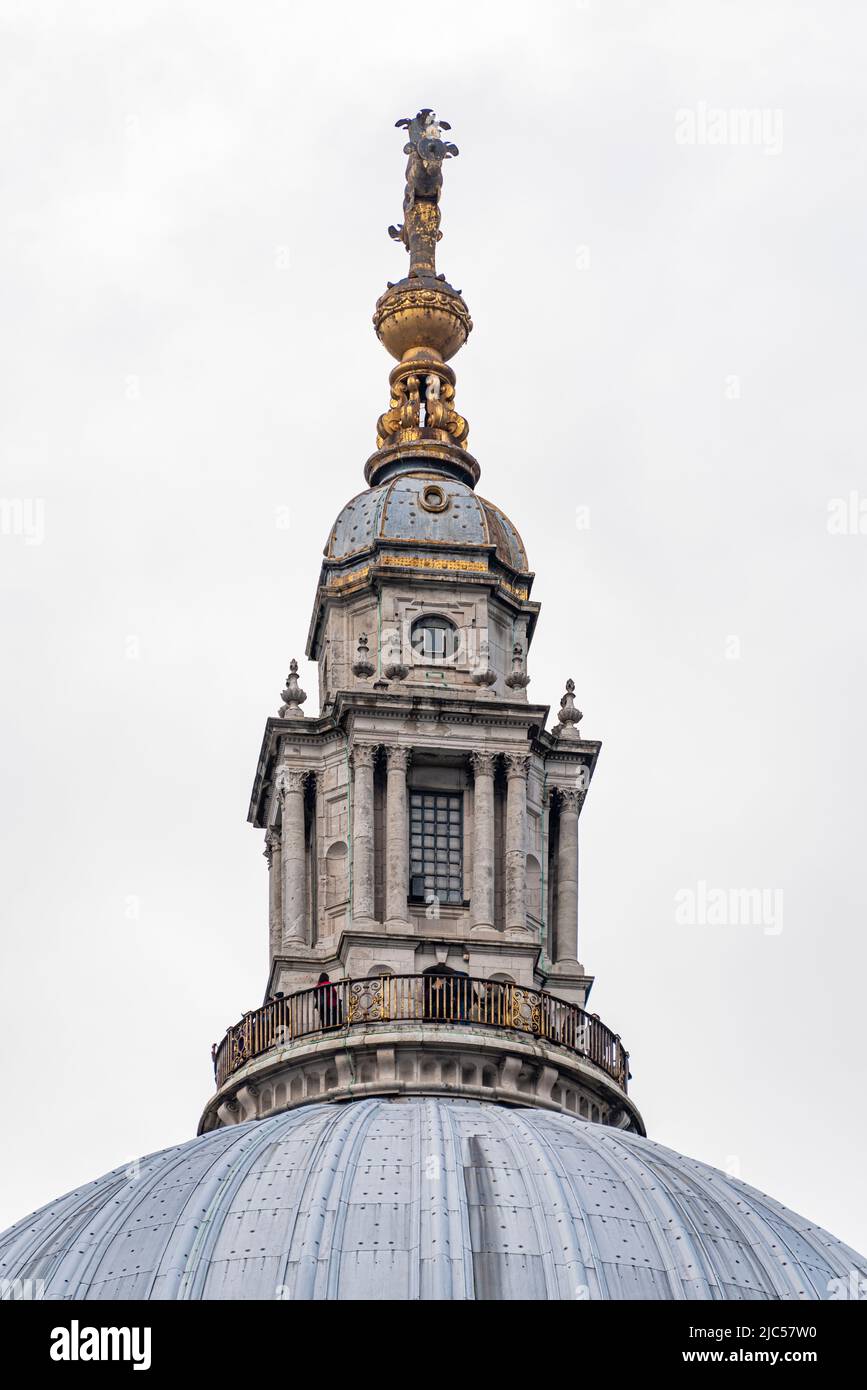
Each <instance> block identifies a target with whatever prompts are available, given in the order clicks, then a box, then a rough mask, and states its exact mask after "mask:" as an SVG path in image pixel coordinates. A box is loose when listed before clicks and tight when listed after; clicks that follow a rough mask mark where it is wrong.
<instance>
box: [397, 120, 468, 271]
mask: <svg viewBox="0 0 867 1390" xmlns="http://www.w3.org/2000/svg"><path fill="white" fill-rule="evenodd" d="M395 125H396V126H397V128H398V129H399V130H400V129H403V130H405V131H406V133H407V135H408V137H409V139H408V140H407V143H406V144H405V145H404V147H403V152H404V154H406V155H409V159H408V161H407V166H406V189H405V190H404V195H403V222H402V223H401V224H400V226H399V227H389V229H388V234H389V236H390V237H392V238H393V239H394V240H395V241H402V242H403V244H404V246H405V247H406V249H407V251H408V252H409V275H410V279H414V278H415V277H416V276H418V275H424V276H431V277H433V276H435V275H436V273H437V272H436V244H437V242H438V241H439V240H440V238H441V236H442V232H441V231H440V209H439V202H440V193H441V192H442V186H443V160H446V159H454V157H455V155H456V154H457V153H458V147H457V145H452V144H450V143H449V142H448V141H446V140H443V139H441V136H442V132H443V131H444V130H451V126H450V125H449V123H448V121H437V118H436V115H435V114H434V112H433V111H431V109H430V107H428V106H425V107H424V108H423V110H421V111H419V112H418V114H417V115H416V116H413V117H409V116H403V117H402V118H401V119H400V120H399V121H396V122H395ZM442 278H444V277H442Z"/></svg>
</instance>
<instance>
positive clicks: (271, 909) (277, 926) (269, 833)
mask: <svg viewBox="0 0 867 1390" xmlns="http://www.w3.org/2000/svg"><path fill="white" fill-rule="evenodd" d="M265 859H266V861H267V864H268V939H269V942H270V949H271V960H273V959H274V957H275V956H279V954H280V948H281V946H282V944H283V893H282V887H283V885H282V883H281V869H280V836H279V834H278V833H277V831H276V830H266V831H265Z"/></svg>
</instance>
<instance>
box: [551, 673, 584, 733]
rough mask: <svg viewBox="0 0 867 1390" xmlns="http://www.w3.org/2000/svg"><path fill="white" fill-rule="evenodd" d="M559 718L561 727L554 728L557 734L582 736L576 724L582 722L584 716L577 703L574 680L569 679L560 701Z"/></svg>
mask: <svg viewBox="0 0 867 1390" xmlns="http://www.w3.org/2000/svg"><path fill="white" fill-rule="evenodd" d="M557 718H558V720H559V721H560V723H559V727H558V728H556V729H555V730H554V733H555V734H558V735H560V736H561V737H562V738H579V737H580V735H579V733H578V730H577V729H576V728H575V725H576V724H580V722H581V720H582V719H583V718H584V716H583V714H582V713H581V711H580V709H579V708H578V706H577V705H576V703H575V682H574V681H573V680H568V681H567V682H566V694H565V695H564V696H563V698H562V700H561V701H560V708H559V710H558V711H557Z"/></svg>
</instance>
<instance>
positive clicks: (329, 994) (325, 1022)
mask: <svg viewBox="0 0 867 1390" xmlns="http://www.w3.org/2000/svg"><path fill="white" fill-rule="evenodd" d="M313 998H314V1000H315V1003H316V1012H317V1013H318V1014H319V1022H320V1025H321V1027H323V1028H339V1027H340V1025H341V1024H342V1022H343V1004H342V1002H341V998H340V991H339V990H338V989H337V986H336V985H334V984H332V982H331V980H330V979H329V977H328V974H327V972H326V971H325V970H323V972H322V974H321V975H320V976H319V983H318V984H317V986H316V989H315V991H314V995H313Z"/></svg>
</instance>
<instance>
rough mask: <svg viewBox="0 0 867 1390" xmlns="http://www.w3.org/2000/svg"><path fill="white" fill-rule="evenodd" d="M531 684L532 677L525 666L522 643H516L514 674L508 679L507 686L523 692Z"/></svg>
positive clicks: (513, 664) (513, 650) (513, 652)
mask: <svg viewBox="0 0 867 1390" xmlns="http://www.w3.org/2000/svg"><path fill="white" fill-rule="evenodd" d="M529 684H530V677H529V676H528V675H527V671H526V668H525V666H524V648H523V647H522V646H521V643H520V642H516V643H515V645H514V647H513V648H512V674H511V675H510V676H507V677H506V685H508V686H511V688H512V689H513V690H523V689H524V688H525V686H528V685H529Z"/></svg>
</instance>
